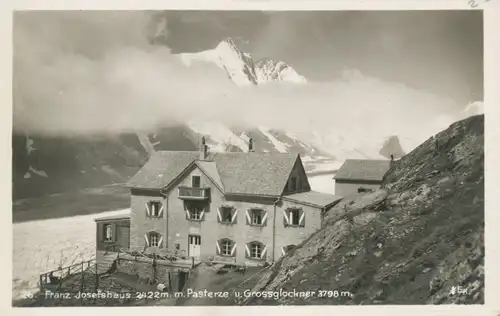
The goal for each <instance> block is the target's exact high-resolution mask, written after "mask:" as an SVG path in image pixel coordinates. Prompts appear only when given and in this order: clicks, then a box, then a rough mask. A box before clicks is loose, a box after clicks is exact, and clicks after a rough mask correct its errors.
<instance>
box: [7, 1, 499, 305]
mask: <svg viewBox="0 0 500 316" xmlns="http://www.w3.org/2000/svg"><path fill="white" fill-rule="evenodd" d="M465 2H466V1H465ZM478 2H479V1H478ZM12 20H13V30H12V45H13V53H12V65H13V67H12V101H13V107H12V110H13V116H12V120H13V124H12V158H11V159H12V238H13V242H12V247H13V248H12V307H14V308H22V307H61V306H65V307H82V306H94V307H105V306H106V307H113V306H121V307H124V306H268V305H292V306H298V305H363V306H366V305H447V304H455V305H472V304H478V305H483V304H485V228H484V226H485V187H484V178H485V174H484V169H485V168H484V162H485V161H484V158H485V157H484V147H485V124H484V121H485V114H484V113H485V111H484V109H483V102H484V95H485V93H484V47H485V46H484V13H483V11H482V10H476V9H472V8H471V9H470V10H364V11H351V10H316V11H314V10H313V11H311V10H289V11H284V10H276V11H271V10H260V11H259V10H172V9H169V10H108V11H103V10H78V11H77V10H74V11H70V10H62V11H55V10H54V11H50V10H49V11H47V10H30V11H27V10H26V11H23V10H18V11H13V12H12ZM488 154H490V153H488ZM488 229H490V228H488ZM9 234H10V233H9Z"/></svg>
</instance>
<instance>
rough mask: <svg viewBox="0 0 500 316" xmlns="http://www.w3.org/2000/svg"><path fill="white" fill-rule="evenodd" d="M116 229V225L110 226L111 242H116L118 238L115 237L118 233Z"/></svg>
mask: <svg viewBox="0 0 500 316" xmlns="http://www.w3.org/2000/svg"><path fill="white" fill-rule="evenodd" d="M117 227H118V226H117V225H116V224H112V225H111V236H112V238H111V239H112V240H113V242H116V240H117V237H118V236H117V234H118V231H117V229H116V228H117Z"/></svg>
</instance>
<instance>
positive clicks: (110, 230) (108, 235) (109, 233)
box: [104, 224, 113, 242]
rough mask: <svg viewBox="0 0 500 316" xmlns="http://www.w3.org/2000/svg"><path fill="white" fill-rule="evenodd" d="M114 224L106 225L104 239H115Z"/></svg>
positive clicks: (108, 240)
mask: <svg viewBox="0 0 500 316" xmlns="http://www.w3.org/2000/svg"><path fill="white" fill-rule="evenodd" d="M112 227H113V226H112V224H105V225H104V241H106V242H111V241H113V228H112Z"/></svg>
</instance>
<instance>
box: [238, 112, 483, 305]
mask: <svg viewBox="0 0 500 316" xmlns="http://www.w3.org/2000/svg"><path fill="white" fill-rule="evenodd" d="M325 216H326V217H325V225H324V227H323V228H322V229H320V230H319V231H318V232H316V233H315V234H313V235H311V236H310V237H309V238H308V239H307V240H306V241H304V242H303V243H302V244H301V245H300V246H298V247H297V248H295V249H294V250H293V251H291V252H290V253H288V254H287V255H286V256H284V257H283V258H281V259H280V260H279V261H278V262H276V263H275V264H274V265H273V266H272V267H271V268H270V269H269V270H268V271H267V272H266V273H264V274H263V275H262V276H261V277H260V279H259V281H258V282H257V284H256V286H255V287H254V288H253V291H279V290H280V289H281V290H282V291H293V290H295V291H296V292H307V291H314V292H315V295H314V296H312V297H307V298H306V297H300V296H295V297H284V296H282V297H280V298H279V299H274V298H267V299H264V298H262V297H260V298H256V297H254V298H246V299H244V300H242V301H240V302H239V304H243V305H303V304H311V305H322V304H325V305H334V304H451V303H461V304H471V303H475V304H481V303H483V302H484V116H483V115H480V116H473V117H470V118H468V119H465V120H463V121H459V122H457V123H454V124H452V125H451V126H450V127H449V128H448V129H446V130H444V131H442V132H440V133H439V134H437V135H435V137H433V138H431V139H429V140H427V141H426V142H424V143H423V144H421V145H420V146H419V147H417V148H416V149H414V150H413V151H412V152H411V153H409V154H407V155H406V156H404V157H403V158H402V159H400V160H398V161H396V162H395V164H394V165H393V166H392V167H391V169H390V170H389V171H388V173H387V174H386V176H385V179H384V183H383V186H382V188H381V189H380V190H378V191H376V192H374V193H370V194H366V195H362V196H359V197H357V198H353V199H345V200H343V201H341V202H340V203H339V204H338V205H336V206H335V207H334V208H333V209H331V210H330V211H329V212H328V213H327V214H326V215H325ZM320 291H324V292H320ZM328 291H330V292H328ZM321 294H322V296H323V297H320V295H321Z"/></svg>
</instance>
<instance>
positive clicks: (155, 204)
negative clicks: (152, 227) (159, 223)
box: [146, 201, 163, 217]
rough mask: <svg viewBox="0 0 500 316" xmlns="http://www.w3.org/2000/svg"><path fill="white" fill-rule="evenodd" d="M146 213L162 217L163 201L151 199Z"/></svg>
mask: <svg viewBox="0 0 500 316" xmlns="http://www.w3.org/2000/svg"><path fill="white" fill-rule="evenodd" d="M146 214H147V215H148V216H149V217H162V216H163V203H162V202H161V201H149V202H148V203H147V204H146Z"/></svg>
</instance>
